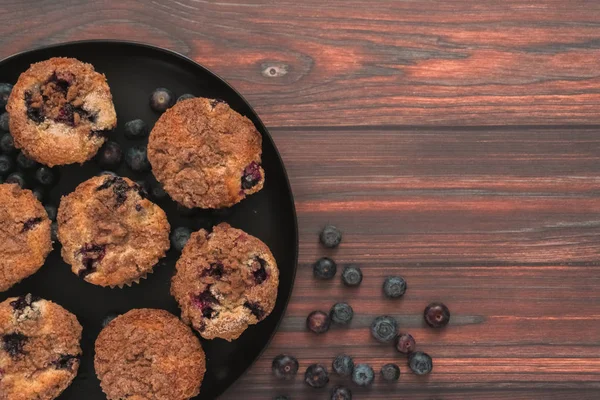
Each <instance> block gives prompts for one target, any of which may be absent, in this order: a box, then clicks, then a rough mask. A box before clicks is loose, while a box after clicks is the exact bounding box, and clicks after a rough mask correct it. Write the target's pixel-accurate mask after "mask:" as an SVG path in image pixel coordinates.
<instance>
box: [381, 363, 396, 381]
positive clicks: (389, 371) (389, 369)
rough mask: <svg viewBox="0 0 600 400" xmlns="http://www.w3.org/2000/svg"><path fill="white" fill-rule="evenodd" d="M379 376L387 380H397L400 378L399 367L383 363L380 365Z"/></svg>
mask: <svg viewBox="0 0 600 400" xmlns="http://www.w3.org/2000/svg"><path fill="white" fill-rule="evenodd" d="M381 377H382V378H383V380H384V381H387V382H395V381H397V380H398V379H400V367H398V366H397V365H396V364H385V365H384V366H383V367H381Z"/></svg>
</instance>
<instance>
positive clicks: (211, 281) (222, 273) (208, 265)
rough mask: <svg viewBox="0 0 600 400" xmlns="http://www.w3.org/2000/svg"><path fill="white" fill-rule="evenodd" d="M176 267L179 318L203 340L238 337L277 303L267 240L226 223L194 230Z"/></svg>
mask: <svg viewBox="0 0 600 400" xmlns="http://www.w3.org/2000/svg"><path fill="white" fill-rule="evenodd" d="M176 270H177V271H176V273H175V276H174V277H173V281H172V283H171V294H172V295H173V296H174V297H175V299H176V300H177V302H178V303H179V307H180V308H181V318H182V319H183V321H184V322H186V323H188V324H191V325H192V326H193V327H194V328H195V329H196V330H197V331H198V332H199V333H200V335H202V337H204V338H205V339H213V338H222V339H225V340H228V341H231V340H234V339H237V338H238V337H239V336H240V335H241V334H242V333H243V332H244V331H245V330H246V329H247V328H248V326H249V325H254V324H256V323H258V322H260V321H262V320H263V319H265V318H266V317H267V316H268V315H269V314H270V313H271V311H273V308H274V307H275V302H276V300H277V289H278V286H279V270H278V269H277V263H276V262H275V258H274V257H273V255H272V254H271V251H270V250H269V248H268V247H267V245H266V244H264V243H263V242H261V241H260V240H259V239H257V238H255V237H254V236H251V235H249V234H247V233H246V232H244V231H242V230H240V229H235V228H232V227H231V226H230V225H229V224H227V223H221V224H219V225H217V226H215V227H214V228H213V230H212V232H210V233H209V232H207V231H205V230H203V229H202V230H200V231H198V232H194V233H192V236H191V237H190V240H189V241H188V242H187V244H186V245H185V247H184V249H183V252H182V254H181V258H180V259H179V260H178V261H177V265H176Z"/></svg>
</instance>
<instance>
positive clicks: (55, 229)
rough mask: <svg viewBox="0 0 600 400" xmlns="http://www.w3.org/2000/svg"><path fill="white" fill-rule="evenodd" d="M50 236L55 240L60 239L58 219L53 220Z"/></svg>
mask: <svg viewBox="0 0 600 400" xmlns="http://www.w3.org/2000/svg"><path fill="white" fill-rule="evenodd" d="M50 237H51V239H52V241H53V242H57V241H58V224H57V223H56V221H55V222H52V225H50Z"/></svg>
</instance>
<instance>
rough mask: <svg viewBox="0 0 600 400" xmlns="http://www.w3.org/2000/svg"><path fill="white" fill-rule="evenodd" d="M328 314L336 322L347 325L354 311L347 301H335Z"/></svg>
mask: <svg viewBox="0 0 600 400" xmlns="http://www.w3.org/2000/svg"><path fill="white" fill-rule="evenodd" d="M329 315H330V317H331V320H332V321H333V322H335V323H336V324H342V325H347V324H349V323H350V321H352V317H353V316H354V311H353V310H352V307H350V304H348V303H336V304H334V305H333V307H331V311H330V312H329Z"/></svg>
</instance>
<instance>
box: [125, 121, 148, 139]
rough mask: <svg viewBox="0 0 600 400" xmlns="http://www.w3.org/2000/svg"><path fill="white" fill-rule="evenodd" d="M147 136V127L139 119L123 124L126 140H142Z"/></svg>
mask: <svg viewBox="0 0 600 400" xmlns="http://www.w3.org/2000/svg"><path fill="white" fill-rule="evenodd" d="M146 136H148V125H146V123H145V122H144V121H142V120H141V119H134V120H132V121H129V122H126V123H125V137H126V138H127V139H143V138H145V137H146Z"/></svg>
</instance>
